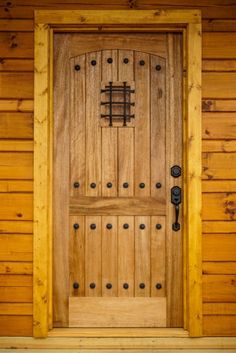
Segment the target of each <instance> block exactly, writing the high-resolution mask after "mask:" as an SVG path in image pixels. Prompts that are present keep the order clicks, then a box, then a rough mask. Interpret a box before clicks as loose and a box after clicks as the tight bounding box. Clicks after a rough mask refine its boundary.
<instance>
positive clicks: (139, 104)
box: [53, 33, 184, 327]
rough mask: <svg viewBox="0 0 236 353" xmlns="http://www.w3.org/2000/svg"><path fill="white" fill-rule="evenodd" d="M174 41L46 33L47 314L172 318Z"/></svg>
mask: <svg viewBox="0 0 236 353" xmlns="http://www.w3.org/2000/svg"><path fill="white" fill-rule="evenodd" d="M181 52H182V49H181V35H180V34H141V33H139V34H138V33H124V34H115V33H113V34H99V35H98V34H89V33H87V34H77V33H75V34H57V35H55V42H54V64H55V65H54V66H55V72H54V157H53V158H54V169H53V174H54V176H53V180H54V194H53V209H54V225H53V226H54V235H53V237H54V244H53V246H54V266H53V282H54V288H53V294H54V303H53V304H54V326H57V327H181V326H182V307H183V303H182V297H183V296H182V291H183V290H182V282H183V281H182V274H183V270H182V229H183V226H184V225H183V222H182V217H181V205H182V204H181V203H180V202H181V201H182V200H180V199H179V202H178V201H177V204H176V205H174V204H173V203H172V202H171V201H173V197H175V196H176V195H175V192H176V190H175V192H174V191H173V187H174V186H178V187H179V188H182V185H181V174H182V173H181V169H180V168H182V103H181V101H182V59H181ZM173 166H179V167H180V168H177V167H175V168H174V170H173V168H172V167H173ZM171 168H172V169H171ZM178 192H180V189H178V188H177V193H178ZM171 194H172V197H171ZM177 198H178V197H177ZM181 198H183V195H181ZM178 208H180V215H179V219H178V223H179V224H180V226H176V223H177V221H176V220H175V217H176V216H177V213H178ZM173 224H174V226H173ZM175 228H176V229H175ZM179 228H180V229H179Z"/></svg>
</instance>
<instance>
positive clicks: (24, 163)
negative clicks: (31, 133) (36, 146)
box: [0, 152, 33, 179]
mask: <svg viewBox="0 0 236 353" xmlns="http://www.w3.org/2000/svg"><path fill="white" fill-rule="evenodd" d="M0 159H1V165H0V178H1V179H33V170H32V164H33V154H32V153H22V152H0Z"/></svg>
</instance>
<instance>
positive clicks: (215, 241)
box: [202, 233, 236, 261]
mask: <svg viewBox="0 0 236 353" xmlns="http://www.w3.org/2000/svg"><path fill="white" fill-rule="evenodd" d="M202 245H203V252H202V258H203V261H236V233H235V234H205V235H204V236H203V241H202Z"/></svg>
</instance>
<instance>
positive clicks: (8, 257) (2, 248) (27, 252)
mask: <svg viewBox="0 0 236 353" xmlns="http://www.w3.org/2000/svg"><path fill="white" fill-rule="evenodd" d="M32 260H33V237H32V235H29V234H27V235H25V234H24V235H19V234H17V235H15V234H0V261H32Z"/></svg>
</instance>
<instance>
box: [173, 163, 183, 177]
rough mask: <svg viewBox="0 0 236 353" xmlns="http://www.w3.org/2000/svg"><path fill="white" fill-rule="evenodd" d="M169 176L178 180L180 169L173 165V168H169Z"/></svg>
mask: <svg viewBox="0 0 236 353" xmlns="http://www.w3.org/2000/svg"><path fill="white" fill-rule="evenodd" d="M170 170H171V176H172V177H174V178H178V177H180V176H181V168H180V166H179V165H173V167H171V169H170Z"/></svg>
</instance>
